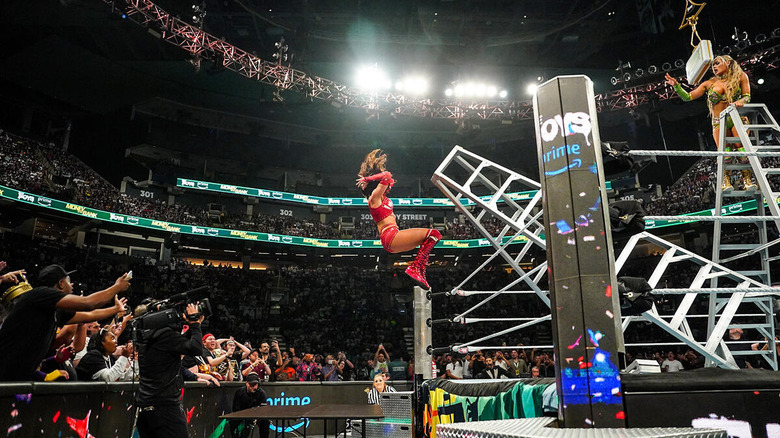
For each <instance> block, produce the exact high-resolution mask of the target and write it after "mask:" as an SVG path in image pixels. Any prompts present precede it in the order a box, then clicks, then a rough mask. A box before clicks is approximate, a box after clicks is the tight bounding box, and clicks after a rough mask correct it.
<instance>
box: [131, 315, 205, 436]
mask: <svg viewBox="0 0 780 438" xmlns="http://www.w3.org/2000/svg"><path fill="white" fill-rule="evenodd" d="M182 316H183V317H184V319H185V320H187V323H188V324H189V330H187V333H186V335H182V334H180V329H181V324H180V323H177V324H171V325H169V326H168V327H163V328H160V329H155V330H152V331H151V332H149V333H146V334H144V342H143V343H142V344H141V345H140V346H139V365H140V373H141V380H140V384H139V388H138V394H137V395H136V399H135V402H136V405H137V406H138V420H137V423H136V427H137V430H138V435H139V436H140V437H141V438H148V437H165V438H169V437H170V438H179V437H181V438H187V437H188V433H187V417H186V415H185V413H184V408H183V407H182V405H181V396H182V394H183V392H182V389H183V387H184V379H183V377H182V375H181V374H180V372H181V356H182V355H184V354H186V355H191V356H194V355H198V354H200V353H201V350H202V346H201V337H202V334H201V329H200V324H201V323H202V322H203V320H204V319H205V317H204V316H203V315H201V314H200V313H199V312H198V305H197V304H192V303H190V304H187V308H186V314H185V315H182Z"/></svg>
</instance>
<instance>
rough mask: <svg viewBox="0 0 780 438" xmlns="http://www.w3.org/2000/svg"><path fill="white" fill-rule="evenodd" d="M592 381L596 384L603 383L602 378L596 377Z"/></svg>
mask: <svg viewBox="0 0 780 438" xmlns="http://www.w3.org/2000/svg"><path fill="white" fill-rule="evenodd" d="M594 381H596V382H603V381H604V378H603V377H596V378H595V379H594Z"/></svg>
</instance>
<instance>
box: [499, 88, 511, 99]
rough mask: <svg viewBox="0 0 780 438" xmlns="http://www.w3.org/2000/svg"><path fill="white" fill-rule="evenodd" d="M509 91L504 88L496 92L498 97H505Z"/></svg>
mask: <svg viewBox="0 0 780 438" xmlns="http://www.w3.org/2000/svg"><path fill="white" fill-rule="evenodd" d="M508 94H509V93H507V91H506V90H501V92H499V93H498V97H500V98H502V99H503V98H505V97H506V96H507V95H508Z"/></svg>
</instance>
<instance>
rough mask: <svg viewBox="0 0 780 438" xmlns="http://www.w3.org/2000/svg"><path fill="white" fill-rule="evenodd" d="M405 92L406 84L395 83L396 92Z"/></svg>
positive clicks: (401, 82)
mask: <svg viewBox="0 0 780 438" xmlns="http://www.w3.org/2000/svg"><path fill="white" fill-rule="evenodd" d="M403 90H404V82H403V81H398V82H396V83H395V91H403Z"/></svg>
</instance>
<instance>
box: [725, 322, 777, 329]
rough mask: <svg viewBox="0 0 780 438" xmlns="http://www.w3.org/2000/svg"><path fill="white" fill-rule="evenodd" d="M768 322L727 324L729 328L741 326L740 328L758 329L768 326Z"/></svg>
mask: <svg viewBox="0 0 780 438" xmlns="http://www.w3.org/2000/svg"><path fill="white" fill-rule="evenodd" d="M768 327H769V324H761V323H757V324H729V328H741V329H759V328H768Z"/></svg>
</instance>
